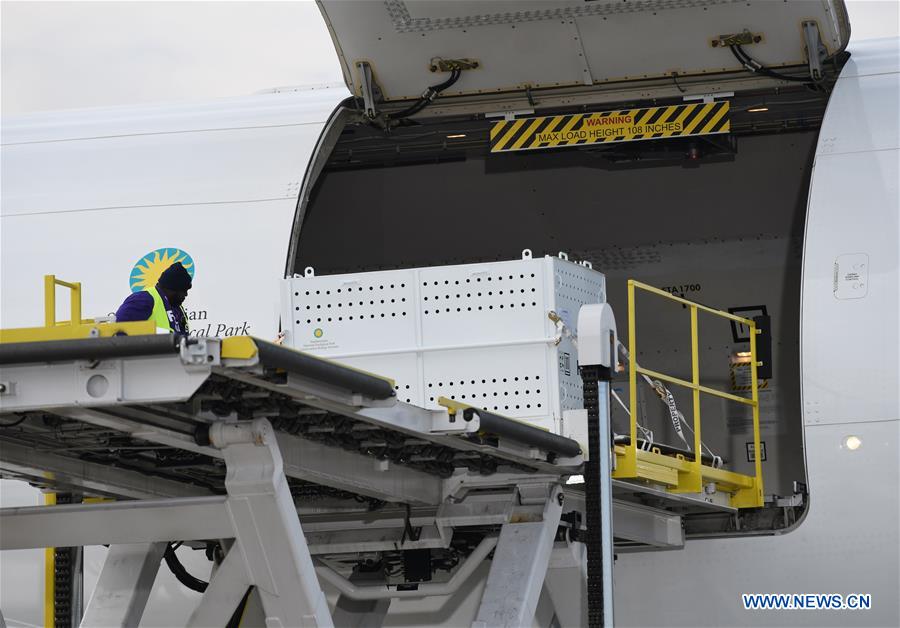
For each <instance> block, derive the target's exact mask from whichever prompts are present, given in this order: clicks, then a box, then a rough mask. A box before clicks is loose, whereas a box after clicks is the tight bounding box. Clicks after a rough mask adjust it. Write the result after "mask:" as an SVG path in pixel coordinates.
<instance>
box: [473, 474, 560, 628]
mask: <svg viewBox="0 0 900 628" xmlns="http://www.w3.org/2000/svg"><path fill="white" fill-rule="evenodd" d="M544 490H545V496H546V501H545V502H544V510H543V515H542V517H541V518H540V519H539V520H537V521H534V520H530V521H529V520H525V521H515V522H510V523H507V524H505V525H504V526H503V527H502V528H501V529H500V538H499V540H498V542H497V548H496V550H494V559H493V562H492V563H491V569H490V572H489V573H488V579H487V584H486V585H485V588H484V593H483V594H482V596H481V605H480V606H479V608H478V613H477V614H476V616H475V621H474V622H473V623H472V626H473V628H487V627H488V626H490V627H494V626H508V627H509V628H518V627H520V626H528V625H531V623H532V621H533V619H534V614H535V610H536V609H537V605H538V600H539V598H540V595H541V589H542V588H543V585H544V579H545V577H546V574H547V566H548V565H549V562H550V553H551V551H552V550H553V542H554V539H555V537H556V530H557V528H558V527H559V521H560V516H561V515H562V502H563V493H562V488H561V487H560V486H558V485H551V486H545V487H544Z"/></svg>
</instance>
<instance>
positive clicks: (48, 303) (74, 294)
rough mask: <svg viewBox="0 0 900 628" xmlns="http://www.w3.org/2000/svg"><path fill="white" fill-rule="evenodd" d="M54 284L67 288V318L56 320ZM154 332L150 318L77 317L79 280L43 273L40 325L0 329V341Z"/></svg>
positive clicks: (36, 340)
mask: <svg viewBox="0 0 900 628" xmlns="http://www.w3.org/2000/svg"><path fill="white" fill-rule="evenodd" d="M57 286H62V287H63V288H68V289H69V291H70V294H69V304H70V308H71V314H70V316H69V320H67V321H58V320H56V288H57ZM98 320H99V319H98ZM154 333H156V325H155V323H154V322H153V321H135V322H128V323H107V322H102V323H101V322H98V321H95V320H94V319H92V318H84V319H83V318H81V283H80V282H77V281H76V282H69V281H63V280H62V279H57V278H56V275H44V326H43V327H19V328H13V329H0V342H38V341H43V340H72V339H75V338H92V337H98V336H99V337H107V336H115V335H119V334H126V335H129V336H135V335H139V334H154Z"/></svg>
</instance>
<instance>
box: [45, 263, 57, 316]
mask: <svg viewBox="0 0 900 628" xmlns="http://www.w3.org/2000/svg"><path fill="white" fill-rule="evenodd" d="M44 325H45V326H47V327H54V326H55V325H56V276H55V275H44Z"/></svg>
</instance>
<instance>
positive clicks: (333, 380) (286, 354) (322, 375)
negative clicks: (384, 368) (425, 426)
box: [253, 338, 394, 399]
mask: <svg viewBox="0 0 900 628" xmlns="http://www.w3.org/2000/svg"><path fill="white" fill-rule="evenodd" d="M253 342H255V343H256V346H257V348H258V349H259V361H260V362H261V363H262V364H263V366H265V367H268V368H276V369H282V370H285V371H287V372H289V373H294V374H296V375H299V376H301V377H305V378H308V379H312V380H315V381H317V382H321V383H323V384H326V385H329V386H338V387H340V388H346V389H348V390H350V391H352V392H354V393H359V394H361V395H365V396H366V397H369V398H371V399H390V398H391V397H393V396H394V387H393V386H391V384H390V382H389V381H387V380H385V379H381V378H380V377H375V376H374V375H369V374H368V373H363V372H361V371H357V370H355V369H351V368H348V367H346V366H341V365H340V364H336V363H335V362H329V361H328V360H323V359H321V358H317V357H315V356H312V355H309V354H307V353H301V352H299V351H294V350H293V349H288V348H287V347H282V346H279V345H276V344H273V343H271V342H267V341H265V340H260V339H259V338H254V339H253Z"/></svg>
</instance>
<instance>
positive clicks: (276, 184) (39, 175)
mask: <svg viewBox="0 0 900 628" xmlns="http://www.w3.org/2000/svg"><path fill="white" fill-rule="evenodd" d="M320 131H321V123H308V124H300V125H290V126H278V127H261V128H249V129H225V130H216V131H203V132H176V133H162V134H144V135H136V136H135V135H128V136H121V137H110V138H99V139H85V140H79V141H59V142H51V143H43V142H39V143H27V144H16V145H7V146H4V147H3V172H2V175H3V181H4V186H3V187H4V190H3V215H4V216H13V215H21V214H32V213H47V212H59V211H79V210H94V209H107V208H125V207H142V208H149V207H152V206H166V207H167V209H160V210H149V209H148V210H147V211H148V218H150V216H153V217H154V218H155V219H156V220H160V219H161V217H160V212H165V214H164V215H166V214H170V213H171V218H172V220H173V222H177V219H178V217H179V216H180V215H181V212H182V211H183V209H182V208H183V207H184V206H185V205H193V204H201V203H228V202H234V201H241V202H250V203H257V202H260V201H268V200H276V199H285V198H292V199H296V198H297V196H298V195H299V192H300V182H301V180H302V177H303V172H304V170H305V167H306V159H307V158H308V153H306V152H305V151H303V150H300V147H306V146H311V145H312V144H314V143H315V141H316V139H317V138H318V135H319V132H320ZM61 181H65V186H64V187H63V188H62V189H61V188H60V187H59V186H58V185H57V183H56V182H61ZM284 240H285V241H286V240H287V236H286V235H285V237H284Z"/></svg>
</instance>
